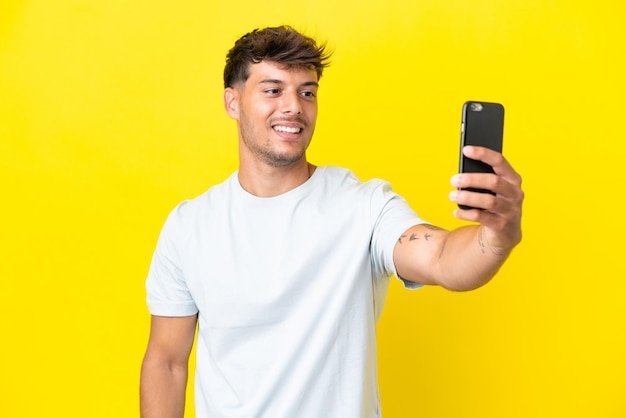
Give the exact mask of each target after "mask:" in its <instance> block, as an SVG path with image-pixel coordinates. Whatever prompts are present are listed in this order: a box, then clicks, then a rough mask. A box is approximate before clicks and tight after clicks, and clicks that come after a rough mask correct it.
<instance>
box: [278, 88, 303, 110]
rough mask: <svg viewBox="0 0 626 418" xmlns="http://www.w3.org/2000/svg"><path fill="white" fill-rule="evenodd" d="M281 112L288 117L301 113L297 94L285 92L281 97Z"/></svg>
mask: <svg viewBox="0 0 626 418" xmlns="http://www.w3.org/2000/svg"><path fill="white" fill-rule="evenodd" d="M281 111H282V112H283V113H285V114H288V115H299V114H300V113H302V104H301V103H300V96H299V95H298V93H297V92H295V91H294V92H285V93H284V94H283V96H282V103H281Z"/></svg>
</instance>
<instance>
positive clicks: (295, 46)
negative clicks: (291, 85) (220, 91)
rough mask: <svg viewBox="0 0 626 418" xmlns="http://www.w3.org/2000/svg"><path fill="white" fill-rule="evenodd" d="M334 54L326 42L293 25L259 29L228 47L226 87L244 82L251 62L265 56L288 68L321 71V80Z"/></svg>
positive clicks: (261, 59) (260, 59)
mask: <svg viewBox="0 0 626 418" xmlns="http://www.w3.org/2000/svg"><path fill="white" fill-rule="evenodd" d="M330 56H331V52H328V51H327V48H326V43H322V44H319V45H318V44H317V42H316V41H315V40H314V39H313V38H309V37H308V36H305V35H303V34H301V33H300V32H298V31H296V30H295V29H293V28H292V27H290V26H287V25H283V26H277V27H270V28H265V29H255V30H253V31H252V32H250V33H247V34H245V35H243V36H242V37H241V38H239V39H238V40H237V42H235V45H234V46H233V47H232V49H231V50H230V51H228V54H227V55H226V66H225V67H224V87H225V88H226V87H234V86H235V85H236V84H238V83H244V82H245V81H246V80H247V79H248V77H249V76H250V72H249V69H250V65H251V64H258V63H260V62H261V61H263V60H266V61H272V62H274V63H277V64H279V65H282V66H284V67H285V68H294V67H295V68H298V67H302V68H310V69H312V70H315V71H316V72H317V79H318V80H319V79H320V77H322V72H323V71H324V68H326V67H328V65H329V64H330V63H329V59H330Z"/></svg>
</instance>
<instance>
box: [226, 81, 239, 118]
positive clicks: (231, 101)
mask: <svg viewBox="0 0 626 418" xmlns="http://www.w3.org/2000/svg"><path fill="white" fill-rule="evenodd" d="M224 108H225V109H226V113H228V116H230V117H231V118H233V119H235V120H239V92H238V91H237V90H235V89H233V88H232V87H226V89H225V90H224Z"/></svg>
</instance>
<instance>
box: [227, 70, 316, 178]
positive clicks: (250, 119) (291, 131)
mask: <svg viewBox="0 0 626 418" xmlns="http://www.w3.org/2000/svg"><path fill="white" fill-rule="evenodd" d="M249 73H250V76H249V77H248V79H247V80H246V82H245V83H244V84H242V85H239V86H236V87H235V88H234V89H230V88H228V89H226V91H225V93H224V103H225V106H226V110H227V112H228V114H229V115H230V116H231V117H232V118H233V119H236V120H237V121H238V122H239V124H238V125H239V137H240V142H241V143H240V153H241V154H242V157H244V158H253V159H256V160H257V161H261V162H263V163H265V164H268V165H270V166H272V167H285V166H288V165H291V164H293V163H295V162H297V161H300V160H301V159H303V158H304V156H305V151H306V149H307V147H308V145H309V143H310V142H311V138H312V136H313V131H314V129H315V121H316V119H317V89H318V83H317V73H316V72H315V71H314V70H311V69H308V68H291V69H288V70H287V69H284V68H282V67H280V66H279V65H277V64H276V63H273V62H267V61H262V62H260V63H258V64H251V65H250V69H249Z"/></svg>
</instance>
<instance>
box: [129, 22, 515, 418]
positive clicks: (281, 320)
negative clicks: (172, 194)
mask: <svg viewBox="0 0 626 418" xmlns="http://www.w3.org/2000/svg"><path fill="white" fill-rule="evenodd" d="M328 58H329V57H328V54H326V52H325V49H324V46H323V45H322V46H318V45H317V44H316V43H315V41H314V40H312V39H310V38H308V37H305V36H303V35H301V34H300V33H298V32H296V31H294V30H293V29H291V28H289V27H277V28H267V29H263V30H255V31H253V32H251V33H249V34H247V35H245V36H243V37H242V38H241V39H239V40H238V41H237V42H236V44H235V46H234V47H233V48H232V49H231V51H230V52H229V54H228V57H227V62H226V68H225V71H224V81H225V91H224V106H225V108H226V112H227V113H228V115H229V116H230V117H231V118H233V119H235V120H236V121H237V126H238V132H239V156H240V166H239V170H238V171H237V172H235V173H233V174H232V176H231V177H230V178H228V179H227V180H226V181H225V182H224V183H222V184H219V185H216V186H214V187H212V188H210V189H209V190H208V191H207V192H206V193H204V194H202V195H201V196H199V197H197V198H195V199H193V200H190V201H186V202H183V203H181V204H180V205H179V206H178V207H177V208H176V209H175V210H174V211H173V212H172V213H171V214H170V216H169V217H168V219H167V221H166V223H165V225H164V227H163V230H162V232H161V236H160V238H159V241H158V244H157V248H156V251H155V254H154V257H153V260H152V264H151V267H150V272H149V274H148V279H147V291H148V305H149V308H150V311H151V313H152V323H151V332H150V340H149V343H148V348H147V351H146V355H145V358H144V362H143V366H142V374H141V414H142V417H145V418H148V417H182V416H183V410H184V403H185V386H186V382H187V363H188V359H189V355H190V350H191V348H192V344H193V341H194V336H195V332H196V323H197V324H198V341H197V347H196V351H197V364H196V377H195V401H196V412H197V416H198V417H255V418H261V417H269V418H297V417H314V418H320V417H324V418H333V417H336V418H356V417H363V418H373V417H380V416H381V415H380V414H381V413H380V401H379V396H378V386H377V369H376V340H375V327H376V321H377V319H378V317H379V315H380V310H381V307H382V304H383V301H384V298H385V294H386V291H387V286H388V284H389V279H390V276H391V275H396V276H397V277H398V278H400V279H401V280H402V281H403V282H404V283H405V285H406V286H407V287H409V288H414V287H419V286H421V285H440V286H443V287H445V288H448V289H453V290H469V289H473V288H476V287H479V286H481V285H483V284H485V283H486V282H487V281H488V280H489V279H490V278H491V277H493V275H494V274H495V273H496V272H497V271H498V269H499V267H500V266H501V265H502V263H503V262H504V260H505V259H506V258H507V256H508V254H509V252H510V251H511V250H512V249H513V247H514V246H515V245H516V244H517V243H518V242H519V241H520V239H521V229H520V217H521V207H522V201H523V197H524V196H523V192H522V190H521V188H520V184H521V179H520V177H519V175H518V174H517V173H516V172H515V171H514V170H513V169H512V168H511V166H510V165H509V164H508V163H507V161H506V160H505V159H504V158H503V157H502V155H501V154H499V153H496V152H494V151H490V150H488V149H484V148H477V147H474V148H467V149H466V150H465V151H464V152H465V154H466V155H467V156H469V157H470V158H473V159H477V160H481V161H484V162H485V163H487V164H490V165H491V166H492V167H493V168H494V170H495V174H463V175H455V176H454V177H453V180H452V184H453V186H455V187H462V188H468V187H472V188H483V189H490V190H492V191H494V192H495V195H490V194H480V193H472V192H469V191H455V192H452V194H451V196H450V198H451V200H453V201H455V202H458V203H461V204H465V205H469V206H474V207H482V208H485V209H486V210H459V211H457V212H456V216H457V217H458V218H460V219H465V220H469V221H475V222H477V223H478V224H477V225H473V226H467V227H463V228H459V229H456V230H454V231H446V230H443V229H441V228H437V227H434V226H432V225H429V224H427V223H425V222H424V221H423V220H421V219H420V218H419V217H417V215H416V214H415V213H414V212H413V210H411V209H410V208H409V206H408V204H407V203H406V201H405V200H404V199H402V198H401V197H400V196H398V195H397V194H395V193H393V192H392V191H391V188H390V187H389V185H388V184H387V183H386V182H383V181H380V180H375V181H369V182H365V183H363V182H361V181H359V180H358V179H357V178H355V176H354V175H353V174H352V173H351V172H349V171H348V170H345V169H342V168H338V167H316V166H314V165H313V164H311V163H309V162H308V161H307V159H306V149H307V147H308V145H309V143H310V141H311V138H312V136H313V130H314V128H315V122H316V117H317V101H316V96H317V91H318V87H319V86H318V81H319V79H320V77H321V75H322V72H323V69H324V68H325V67H326V66H327V59H328Z"/></svg>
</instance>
